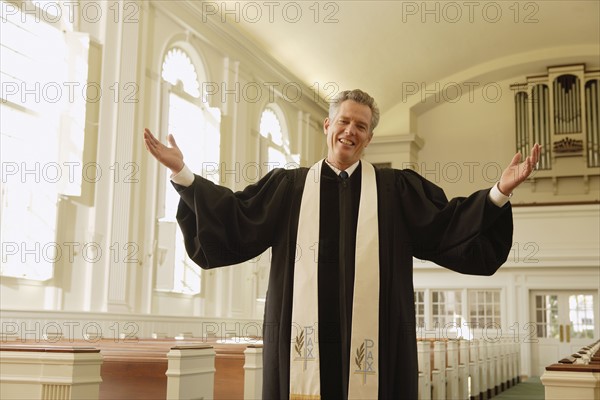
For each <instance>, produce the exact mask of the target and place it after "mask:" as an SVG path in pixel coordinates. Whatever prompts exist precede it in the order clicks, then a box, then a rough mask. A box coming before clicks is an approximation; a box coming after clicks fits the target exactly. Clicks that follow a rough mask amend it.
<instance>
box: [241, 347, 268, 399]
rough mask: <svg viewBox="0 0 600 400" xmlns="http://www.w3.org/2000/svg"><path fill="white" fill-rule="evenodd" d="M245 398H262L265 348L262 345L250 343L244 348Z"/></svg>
mask: <svg viewBox="0 0 600 400" xmlns="http://www.w3.org/2000/svg"><path fill="white" fill-rule="evenodd" d="M244 356H245V360H246V361H245V363H244V399H245V400H255V399H261V398H262V383H263V350H262V345H249V346H248V348H246V350H244Z"/></svg>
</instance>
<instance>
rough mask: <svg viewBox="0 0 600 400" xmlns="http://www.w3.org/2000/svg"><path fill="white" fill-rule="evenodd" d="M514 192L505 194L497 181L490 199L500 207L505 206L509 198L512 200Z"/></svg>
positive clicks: (491, 191)
mask: <svg viewBox="0 0 600 400" xmlns="http://www.w3.org/2000/svg"><path fill="white" fill-rule="evenodd" d="M511 196H512V193H511V194H510V195H509V196H506V195H504V194H503V193H502V192H501V191H500V189H498V184H497V183H496V184H495V185H494V186H493V187H492V189H491V190H490V194H489V197H490V201H491V202H492V203H494V204H495V205H496V206H498V207H503V206H504V205H505V204H506V203H508V200H510V198H511Z"/></svg>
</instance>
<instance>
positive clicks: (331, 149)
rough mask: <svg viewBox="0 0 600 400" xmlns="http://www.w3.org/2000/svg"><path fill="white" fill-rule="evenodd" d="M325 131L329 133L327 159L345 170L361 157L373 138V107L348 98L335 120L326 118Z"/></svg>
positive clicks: (341, 105)
mask: <svg viewBox="0 0 600 400" xmlns="http://www.w3.org/2000/svg"><path fill="white" fill-rule="evenodd" d="M323 131H324V132H325V134H326V135H327V148H328V151H327V161H329V162H330V163H331V164H333V165H335V166H336V167H337V168H339V169H341V170H345V169H346V168H348V167H350V166H351V165H352V164H354V163H355V162H356V161H358V160H359V159H360V156H361V155H362V152H363V149H364V148H365V147H367V145H368V144H369V143H370V142H371V138H373V132H372V131H371V109H370V108H369V106H366V105H364V104H360V103H357V102H355V101H353V100H346V101H344V102H343V103H342V104H340V107H339V109H338V112H337V114H336V116H335V117H334V118H333V120H330V119H329V118H325V122H324V123H323Z"/></svg>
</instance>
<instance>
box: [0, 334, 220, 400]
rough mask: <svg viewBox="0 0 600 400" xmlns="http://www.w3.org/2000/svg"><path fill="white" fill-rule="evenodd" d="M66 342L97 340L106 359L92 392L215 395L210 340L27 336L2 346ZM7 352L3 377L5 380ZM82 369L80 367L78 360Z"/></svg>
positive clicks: (53, 346) (78, 344) (55, 348)
mask: <svg viewBox="0 0 600 400" xmlns="http://www.w3.org/2000/svg"><path fill="white" fill-rule="evenodd" d="M13 343H18V342H13ZM66 343H69V344H70V345H71V347H73V348H75V349H82V348H84V347H83V345H87V346H89V345H90V344H93V346H94V347H93V348H91V350H93V352H95V353H96V354H97V357H98V358H99V359H100V360H101V361H100V362H101V364H102V365H101V367H100V363H99V364H98V368H99V371H98V384H99V389H98V391H97V393H96V395H95V396H94V397H93V398H96V399H98V398H99V399H107V400H108V399H111V400H112V399H186V398H188V399H191V398H201V397H204V398H212V397H213V395H214V350H213V349H212V347H211V346H209V345H207V344H206V343H182V342H180V341H174V340H171V341H156V340H151V339H149V340H137V339H126V340H118V341H114V340H105V339H97V340H94V341H93V343H90V341H82V340H70V341H65V342H63V343H61V342H60V341H56V342H51V343H50V342H43V343H42V344H44V346H43V347H42V346H40V344H39V343H27V342H22V343H20V344H11V345H4V346H2V347H3V349H8V348H18V347H20V348H25V349H34V350H35V349H42V350H43V351H46V352H50V353H56V352H59V351H60V349H63V348H65V346H64V345H65V344H66ZM85 348H86V349H90V347H85ZM5 354H6V353H5ZM4 358H5V357H4ZM4 358H3V371H2V379H3V380H5V381H6V379H5V378H6V375H5V364H6V362H5V361H4ZM47 359H48V357H47V356H43V357H38V359H37V360H36V362H35V363H37V364H40V365H43V364H44V363H45V362H46V360H47ZM35 363H33V364H35ZM78 369H81V367H79V366H78ZM31 372H32V371H29V373H30V375H31ZM33 372H34V375H36V376H35V377H31V378H30V379H32V380H35V379H39V378H37V375H38V374H37V372H35V371H33ZM100 376H101V377H102V380H101V381H100ZM3 386H4V385H3ZM79 397H83V396H79ZM79 397H74V398H79ZM30 398H42V397H35V396H34V397H30ZM51 398H54V397H51ZM86 398H87V397H86Z"/></svg>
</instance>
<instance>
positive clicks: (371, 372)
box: [290, 160, 379, 400]
mask: <svg viewBox="0 0 600 400" xmlns="http://www.w3.org/2000/svg"><path fill="white" fill-rule="evenodd" d="M322 165H323V160H321V161H319V162H318V163H316V164H315V165H313V166H312V167H311V168H310V170H309V171H308V174H307V176H306V182H305V185H304V191H303V194H302V202H301V203H300V215H299V219H298V239H297V241H298V246H297V247H296V256H295V260H296V265H295V269H294V295H293V300H292V343H291V346H290V347H291V349H290V399H292V400H293V399H320V396H321V387H320V386H321V384H320V375H319V374H320V372H319V343H318V339H319V333H318V316H319V300H318V282H317V280H318V253H319V208H320V204H321V196H320V182H321V166H322ZM361 179H362V182H361V193H360V205H359V209H358V224H357V228H356V255H355V276H354V300H353V304H352V334H351V341H350V355H349V362H350V366H349V374H350V376H349V387H348V398H349V399H376V398H377V396H378V384H379V346H378V342H379V229H378V220H377V182H376V179H375V169H374V168H373V166H372V165H371V164H370V163H368V162H365V161H362V175H361ZM336 207H337V205H336ZM331 284H332V285H337V284H338V282H331Z"/></svg>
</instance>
